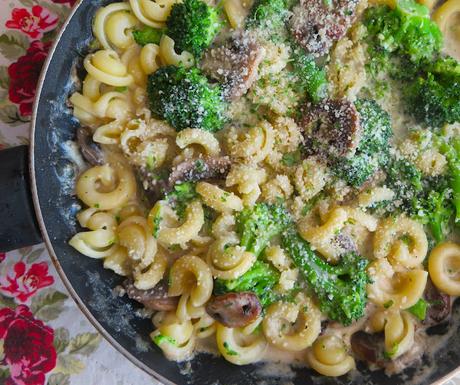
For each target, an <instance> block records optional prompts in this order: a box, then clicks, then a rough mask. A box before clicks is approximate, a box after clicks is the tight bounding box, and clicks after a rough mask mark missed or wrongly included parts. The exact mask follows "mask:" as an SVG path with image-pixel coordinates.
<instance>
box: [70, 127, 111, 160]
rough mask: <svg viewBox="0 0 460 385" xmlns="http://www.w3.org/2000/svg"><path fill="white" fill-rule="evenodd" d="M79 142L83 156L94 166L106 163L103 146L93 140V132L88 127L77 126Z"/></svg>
mask: <svg viewBox="0 0 460 385" xmlns="http://www.w3.org/2000/svg"><path fill="white" fill-rule="evenodd" d="M77 144H78V146H79V147H80V152H81V154H82V155H83V158H84V159H85V160H86V161H87V162H88V163H89V164H90V165H92V166H98V165H102V164H104V163H105V159H104V153H103V151H102V149H101V147H100V146H99V145H98V144H97V143H95V142H94V141H93V134H92V132H91V130H90V129H89V128H88V127H78V128H77Z"/></svg>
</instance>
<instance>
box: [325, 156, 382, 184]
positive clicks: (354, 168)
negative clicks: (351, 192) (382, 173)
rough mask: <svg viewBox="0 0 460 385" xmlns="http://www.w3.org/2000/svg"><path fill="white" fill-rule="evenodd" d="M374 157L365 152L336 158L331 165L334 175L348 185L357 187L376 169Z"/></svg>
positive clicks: (377, 165)
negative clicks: (350, 156) (349, 156)
mask: <svg viewBox="0 0 460 385" xmlns="http://www.w3.org/2000/svg"><path fill="white" fill-rule="evenodd" d="M378 168H379V164H378V162H377V161H376V159H375V158H373V157H372V156H368V155H367V154H355V155H354V156H353V157H352V158H340V159H337V161H335V162H334V163H333V165H332V171H333V173H334V175H336V176H337V177H339V178H340V179H343V180H344V181H346V182H347V183H348V184H349V185H350V186H353V187H359V186H361V185H362V184H363V183H364V182H365V181H366V180H368V179H369V178H370V177H371V176H372V175H374V173H375V172H376V171H377V170H378Z"/></svg>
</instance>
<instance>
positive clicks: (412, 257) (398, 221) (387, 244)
mask: <svg viewBox="0 0 460 385" xmlns="http://www.w3.org/2000/svg"><path fill="white" fill-rule="evenodd" d="M427 251H428V240H427V237H426V234H425V231H423V227H422V225H420V224H419V223H417V222H415V221H413V220H411V219H409V218H406V217H398V218H390V219H387V220H385V221H383V222H382V223H381V224H380V226H379V227H378V229H377V231H376V233H375V237H374V256H375V257H376V258H379V259H380V258H388V260H389V261H390V262H391V264H392V265H394V266H395V267H397V268H401V267H403V268H413V267H417V266H419V265H420V264H421V263H422V262H423V259H424V258H425V256H426V253H427Z"/></svg>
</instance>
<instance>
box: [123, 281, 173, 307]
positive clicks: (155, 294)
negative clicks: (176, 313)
mask: <svg viewBox="0 0 460 385" xmlns="http://www.w3.org/2000/svg"><path fill="white" fill-rule="evenodd" d="M123 287H124V289H125V290H126V294H127V295H128V297H129V298H130V299H133V300H135V301H137V302H139V303H141V304H143V305H144V306H145V307H146V308H147V309H152V310H157V311H173V310H175V309H176V308H177V303H178V302H179V297H169V296H168V284H167V282H166V281H165V280H162V281H160V282H158V283H157V284H156V286H155V287H153V288H152V289H149V290H140V289H137V288H136V287H135V286H134V282H133V280H132V279H127V280H125V281H124V282H123Z"/></svg>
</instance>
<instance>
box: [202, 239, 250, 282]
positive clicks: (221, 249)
mask: <svg viewBox="0 0 460 385" xmlns="http://www.w3.org/2000/svg"><path fill="white" fill-rule="evenodd" d="M230 241H231V239H229V238H227V237H224V238H220V239H217V240H216V241H214V242H213V243H212V244H211V246H210V247H209V249H208V254H207V258H206V261H207V263H208V265H209V266H210V267H211V271H212V275H213V276H214V277H216V278H221V279H226V280H229V279H235V278H238V277H240V276H242V275H243V274H244V273H246V272H247V271H248V270H249V269H250V268H251V266H252V265H253V264H254V262H255V261H256V256H255V255H254V254H252V253H250V252H248V251H246V250H245V249H244V248H243V247H240V246H229V244H231V243H230Z"/></svg>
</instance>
